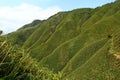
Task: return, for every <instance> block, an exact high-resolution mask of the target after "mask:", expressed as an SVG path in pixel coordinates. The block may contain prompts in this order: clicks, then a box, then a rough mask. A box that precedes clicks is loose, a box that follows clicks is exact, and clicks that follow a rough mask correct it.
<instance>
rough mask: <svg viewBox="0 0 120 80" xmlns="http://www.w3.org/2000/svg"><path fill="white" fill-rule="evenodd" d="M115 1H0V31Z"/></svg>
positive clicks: (7, 30) (7, 31)
mask: <svg viewBox="0 0 120 80" xmlns="http://www.w3.org/2000/svg"><path fill="white" fill-rule="evenodd" d="M114 1H115V0H0V30H3V32H4V34H6V33H10V32H12V31H15V30H17V29H18V28H20V27H22V26H23V25H25V24H28V23H30V22H32V21H33V20H35V19H40V20H44V19H48V18H49V17H50V16H52V15H54V14H56V13H58V12H60V11H69V10H73V9H76V8H88V7H89V8H95V7H98V6H101V5H103V4H106V3H109V2H114Z"/></svg>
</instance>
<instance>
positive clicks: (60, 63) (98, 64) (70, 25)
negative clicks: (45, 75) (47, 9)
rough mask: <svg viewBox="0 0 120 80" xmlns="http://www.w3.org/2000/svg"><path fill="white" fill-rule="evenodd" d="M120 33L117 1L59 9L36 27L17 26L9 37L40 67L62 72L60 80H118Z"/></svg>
mask: <svg viewBox="0 0 120 80" xmlns="http://www.w3.org/2000/svg"><path fill="white" fill-rule="evenodd" d="M32 26H34V25H32ZM22 31H23V32H22ZM21 32H22V34H20V33H21ZM26 32H27V33H28V35H27V34H26ZM119 32H120V1H119V0H117V1H115V2H112V3H108V4H105V5H103V6H100V7H97V8H95V9H90V8H82V9H75V10H72V11H68V12H59V13H57V14H55V15H54V16H51V17H50V18H49V19H47V20H45V21H42V22H41V21H40V23H38V25H36V27H31V26H30V25H28V26H26V27H23V28H21V29H19V30H18V31H16V32H15V33H14V36H11V38H13V39H16V40H15V41H17V42H18V44H20V45H22V48H25V49H26V48H27V49H28V51H29V52H30V53H29V55H30V56H31V57H32V58H35V59H36V60H37V61H38V63H39V65H40V66H44V67H48V68H49V69H50V70H52V71H53V72H55V73H57V72H61V73H62V74H63V77H62V80H63V79H65V78H68V80H120V70H119V69H120V50H119V49H120V47H119V46H120V43H119V41H120V39H119V37H120V33H119ZM18 35H22V38H21V37H19V38H18V37H17V36H18ZM26 36H27V37H26ZM8 39H10V38H8ZM15 44H16V43H15Z"/></svg>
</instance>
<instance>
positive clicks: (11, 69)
mask: <svg viewBox="0 0 120 80" xmlns="http://www.w3.org/2000/svg"><path fill="white" fill-rule="evenodd" d="M60 78H61V74H60V73H58V74H54V73H53V72H52V71H50V70H48V69H47V68H45V67H39V66H38V63H37V62H36V60H34V59H32V58H31V57H30V56H29V55H28V54H26V52H25V51H24V50H23V49H19V48H15V47H13V46H11V45H10V44H8V43H7V42H6V40H4V38H3V37H0V79H2V80H60Z"/></svg>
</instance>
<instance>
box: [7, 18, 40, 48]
mask: <svg viewBox="0 0 120 80" xmlns="http://www.w3.org/2000/svg"><path fill="white" fill-rule="evenodd" d="M41 23H42V21H40V20H34V21H33V22H32V23H30V24H26V25H24V26H23V27H21V28H20V29H18V30H17V31H15V32H12V33H9V34H7V35H6V36H7V39H8V41H9V42H11V43H12V44H13V45H18V46H22V45H23V43H24V42H25V41H26V40H27V39H28V37H29V36H30V35H31V34H32V33H33V32H34V31H35V30H36V29H37V27H38V25H41Z"/></svg>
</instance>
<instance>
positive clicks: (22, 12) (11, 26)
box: [0, 3, 62, 33]
mask: <svg viewBox="0 0 120 80" xmlns="http://www.w3.org/2000/svg"><path fill="white" fill-rule="evenodd" d="M61 10H62V9H61V8H59V7H57V6H53V7H49V8H46V9H43V8H40V7H38V6H35V5H31V4H26V3H23V4H21V5H18V6H14V7H10V6H8V7H0V29H1V30H3V31H4V32H5V33H8V32H11V31H14V30H16V29H18V28H19V27H21V26H23V25H24V24H27V23H29V22H31V21H33V20H34V19H41V20H43V19H47V18H48V17H50V16H51V15H54V14H55V13H57V12H59V11H61Z"/></svg>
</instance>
